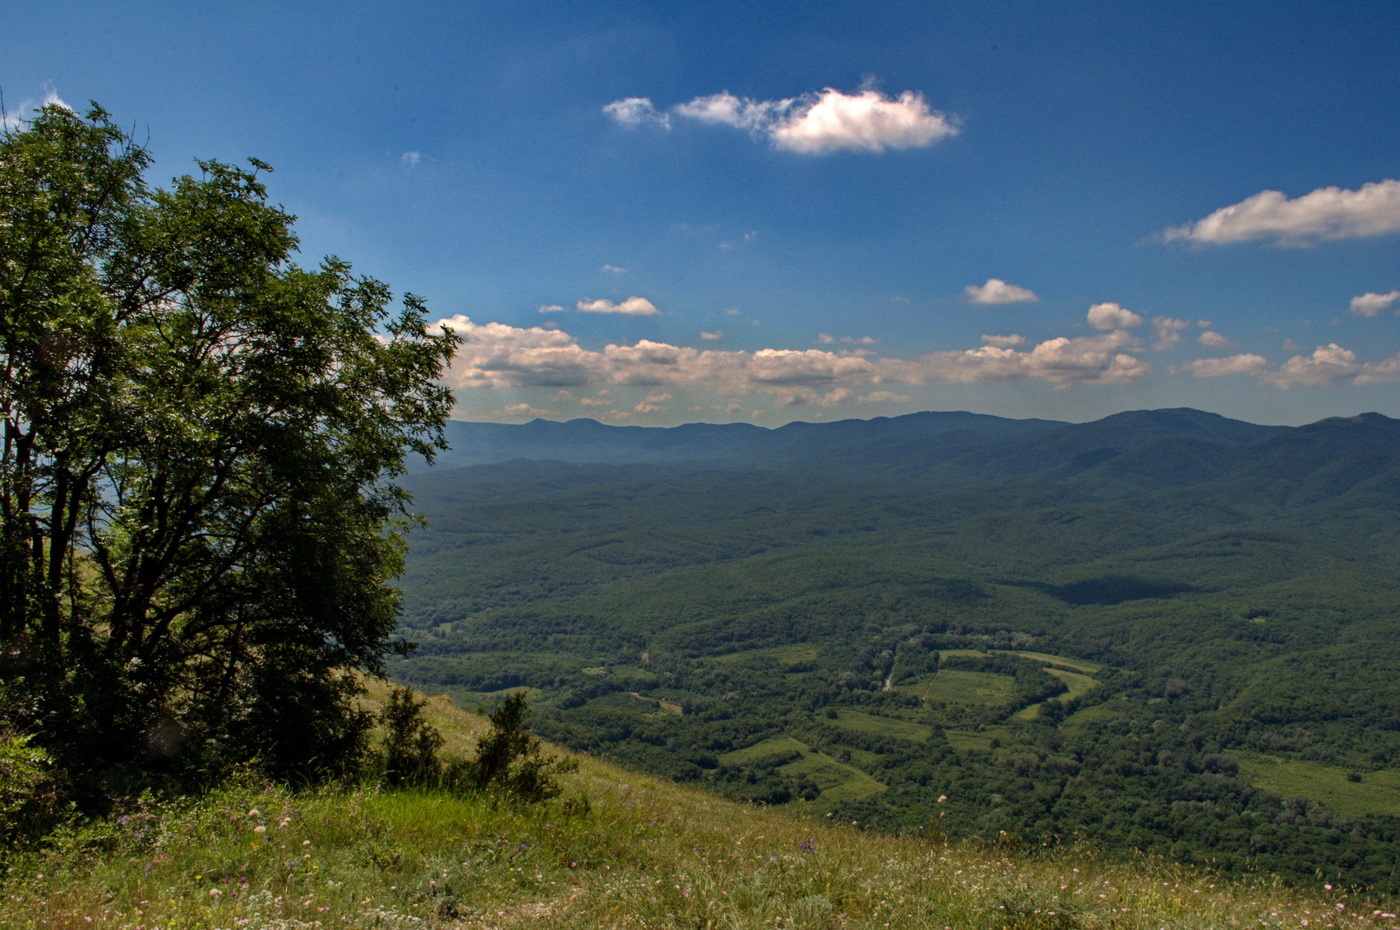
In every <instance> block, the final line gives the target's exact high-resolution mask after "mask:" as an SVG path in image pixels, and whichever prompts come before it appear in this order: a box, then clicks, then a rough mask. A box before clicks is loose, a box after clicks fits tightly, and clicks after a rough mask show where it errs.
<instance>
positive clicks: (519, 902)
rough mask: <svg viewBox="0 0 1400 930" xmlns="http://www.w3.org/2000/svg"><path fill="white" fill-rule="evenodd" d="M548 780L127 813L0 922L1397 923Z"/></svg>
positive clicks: (29, 871) (1071, 862)
mask: <svg viewBox="0 0 1400 930" xmlns="http://www.w3.org/2000/svg"><path fill="white" fill-rule="evenodd" d="M433 711H434V715H435V716H436V717H437V718H438V719H439V720H440V721H441V722H443V723H444V724H446V725H447V726H445V729H449V737H450V738H454V739H458V740H467V739H468V736H467V734H468V732H469V731H470V730H471V729H472V728H479V722H478V721H475V720H474V719H473V718H470V717H469V716H468V715H465V714H462V713H461V712H460V711H458V710H456V709H455V708H453V707H451V706H450V705H448V704H446V703H445V702H437V704H436V705H435V706H434V707H433ZM566 781H567V788H566V792H565V795H564V798H563V799H561V800H559V801H555V802H551V803H550V804H548V805H544V806H540V807H536V808H529V809H519V808H512V807H510V806H506V805H500V804H495V803H492V801H491V800H490V799H487V798H479V797H469V798H459V797H450V796H446V795H443V794H437V793H431V792H395V793H383V792H378V791H374V790H354V789H338V790H322V791H309V792H300V793H298V792H291V791H288V790H286V789H283V788H278V787H269V786H265V785H261V784H257V783H252V782H250V783H246V784H240V785H234V786H231V787H226V788H223V789H221V790H218V791H215V792H213V793H211V794H209V795H207V796H205V797H203V798H201V799H198V800H182V801H173V802H168V803H164V804H156V803H154V802H149V801H148V802H146V803H144V804H133V805H132V806H131V807H130V808H129V809H128V810H127V811H125V812H124V813H123V814H122V815H120V816H118V817H116V818H114V819H113V820H111V821H109V822H104V823H102V824H98V825H94V826H91V827H89V828H88V829H87V830H85V831H75V832H70V833H67V834H65V835H63V836H60V837H56V838H55V840H54V842H53V843H52V844H51V845H50V847H49V848H48V849H46V850H44V851H42V852H38V853H33V854H26V855H20V856H16V857H14V859H13V860H12V868H11V872H10V874H9V876H8V878H7V879H6V880H5V882H4V885H3V901H0V926H7V927H9V926H13V927H30V926H33V927H62V928H69V927H89V926H93V925H105V926H112V927H129V928H136V927H143V928H148V930H150V928H156V927H161V928H184V927H198V928H206V927H207V928H214V927H218V928H236V927H259V928H262V927H267V928H311V927H322V928H329V927H345V926H350V927H443V928H446V927H461V928H487V927H498V928H512V927H531V928H535V927H539V928H575V927H577V928H585V927H617V928H623V927H626V928H631V927H636V928H653V927H654V928H670V927H697V928H703V927H716V928H721V927H722V928H758V927H777V926H783V927H799V928H838V927H840V928H848V927H849V928H855V927H885V926H891V927H917V928H922V927H934V928H937V927H956V928H1009V927H1014V928H1076V927H1078V928H1108V927H1114V928H1123V930H1139V928H1141V930H1149V928H1176V930H1195V928H1200V930H1209V928H1236V927H1238V928H1245V927H1304V926H1306V927H1362V926H1394V925H1397V921H1396V920H1395V919H1394V918H1393V917H1391V916H1389V915H1390V911H1389V910H1384V909H1378V908H1376V907H1365V906H1362V904H1361V902H1359V901H1357V900H1355V899H1354V898H1353V897H1352V896H1350V895H1348V894H1347V893H1345V892H1343V891H1340V890H1334V889H1326V888H1318V889H1316V890H1315V893H1302V892H1297V891H1291V890H1288V889H1286V888H1284V887H1282V886H1279V885H1276V884H1248V883H1246V884H1239V883H1235V884H1227V883H1225V882H1223V881H1220V880H1217V879H1214V878H1211V877H1209V876H1205V875H1202V874H1200V873H1193V872H1188V871H1186V870H1184V869H1179V868H1175V867H1172V866H1169V865H1164V864H1161V863H1149V862H1135V863H1126V864H1114V863H1110V862H1105V861H1102V860H1101V859H1099V858H1098V857H1097V856H1095V855H1094V854H1092V853H1091V852H1089V851H1087V850H1083V849H1080V850H1075V849H1068V850H1060V851H1056V852H1054V853H1050V854H1042V855H1034V856H1031V855H1023V854H1018V853H1013V852H1011V851H1008V850H1002V849H996V848H984V847H978V846H945V845H943V844H941V843H930V842H928V841H927V840H925V841H919V840H915V839H911V838H899V837H891V836H882V835H877V834H872V833H866V832H863V831H862V830H860V829H859V828H858V827H854V826H852V825H850V824H837V823H833V822H831V821H830V820H823V821H820V822H817V823H814V822H812V821H811V820H805V819H802V818H799V817H795V816H791V815H788V814H784V813H782V812H778V811H773V810H765V809H758V808H753V807H746V806H743V805H739V804H734V803H730V802H727V801H723V800H720V799H717V798H715V797H713V796H710V795H706V794H703V793H701V792H698V791H695V790H691V789H687V788H680V787H676V786H673V785H670V784H666V783H662V782H659V781H656V780H654V779H651V778H646V777H641V776H636V775H633V774H630V773H626V772H623V771H621V770H619V769H616V768H613V767H610V766H606V765H603V764H600V763H594V762H588V763H586V764H585V765H584V767H583V768H582V770H581V771H580V772H579V773H578V774H576V775H571V776H567V778H566ZM584 798H586V799H587V802H588V804H587V806H586V807H585V806H584V805H583V804H582V803H581V801H582V799H584ZM948 803H949V804H956V803H957V801H956V799H955V798H954V799H950V800H949V802H948ZM1377 910H1380V911H1381V912H1380V913H1373V912H1374V911H1377Z"/></svg>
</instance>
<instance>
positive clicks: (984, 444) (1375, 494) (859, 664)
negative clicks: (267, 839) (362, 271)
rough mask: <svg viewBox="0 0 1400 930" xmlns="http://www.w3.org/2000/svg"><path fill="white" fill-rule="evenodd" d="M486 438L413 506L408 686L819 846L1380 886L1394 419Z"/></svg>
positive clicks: (1394, 558)
mask: <svg viewBox="0 0 1400 930" xmlns="http://www.w3.org/2000/svg"><path fill="white" fill-rule="evenodd" d="M450 427H452V428H456V429H457V434H456V435H455V436H454V435H453V434H452V433H451V432H450V431H449V438H450V439H452V441H453V443H454V448H455V449H458V450H461V449H471V448H473V445H472V443H473V437H474V435H476V434H473V433H472V429H474V428H475V427H472V426H470V425H467V424H450ZM489 429H490V430H492V431H494V433H493V436H495V437H498V439H497V445H498V447H499V448H501V449H504V450H506V452H507V454H512V453H513V454H520V455H522V456H524V457H522V458H519V459H516V460H513V461H497V462H494V463H490V464H477V465H470V466H467V467H458V468H447V469H444V468H441V467H440V468H438V469H435V470H431V471H427V470H424V471H421V472H420V473H419V474H417V475H415V476H413V477H411V478H410V479H409V482H408V486H409V488H410V490H411V491H412V492H413V494H414V495H415V506H416V507H417V508H418V509H420V510H422V511H423V512H424V513H425V514H426V515H427V516H428V523H427V526H426V527H425V528H420V529H418V530H416V531H415V532H414V534H413V536H412V539H411V547H412V548H411V553H410V556H409V560H408V572H407V574H406V576H405V578H404V588H405V607H406V611H407V616H406V619H405V622H404V624H403V625H402V630H403V632H404V634H405V635H406V636H407V637H408V638H410V639H413V640H416V641H417V642H418V643H419V644H420V646H419V649H418V651H417V652H416V653H415V654H414V655H413V656H411V657H408V658H405V659H402V660H396V661H394V662H393V663H392V665H391V671H392V672H393V674H394V675H396V676H397V677H398V678H400V679H401V680H405V681H408V682H411V683H413V684H415V685H418V686H419V687H422V688H426V689H430V690H438V691H446V692H448V693H450V694H453V695H454V696H455V697H457V698H459V699H462V700H466V701H469V702H471V701H478V700H482V699H484V698H486V697H487V696H489V695H493V694H496V693H498V692H501V691H503V690H506V689H512V688H520V687H528V688H531V689H535V704H536V708H537V714H538V723H539V728H540V729H541V731H542V732H543V733H544V734H545V735H547V736H548V737H549V738H552V739H554V740H557V741H559V742H562V743H566V744H568V745H570V746H573V747H576V748H580V749H585V750H588V751H590V752H594V753H597V754H600V755H603V756H606V757H608V758H611V759H613V760H617V761H622V762H625V763H627V764H629V765H634V766H638V767H642V768H645V769H647V770H649V771H653V772H657V773H660V774H664V775H667V776H670V777H672V778H675V779H678V780H681V781H685V782H693V783H696V784H700V785H706V786H710V787H713V788H714V789H716V790H719V791H721V792H723V793H725V794H728V795H730V796H733V797H737V798H745V799H749V800H753V801H758V802H764V803H769V804H787V805H791V806H794V807H797V808H800V809H803V810H807V811H810V812H811V813H812V814H814V815H816V816H821V815H823V814H831V815H832V816H833V817H835V818H840V819H841V820H844V821H860V822H862V823H864V824H867V825H873V826H877V827H881V828H886V829H891V830H898V831H923V832H925V833H929V834H938V835H943V836H948V837H954V838H956V837H966V836H982V837H988V838H995V839H998V840H999V841H1001V842H1005V843H1013V844H1022V845H1040V844H1057V843H1062V842H1067V841H1074V840H1083V839H1087V840H1092V841H1093V842H1094V843H1096V844H1098V845H1099V846H1100V847H1103V848H1107V849H1129V848H1135V849H1140V850H1144V851H1150V852H1156V853H1161V854H1164V855H1169V856H1172V857H1174V858H1177V859H1179V860H1182V861H1185V862H1192V863H1205V864H1211V865H1214V866H1217V867H1221V868H1224V869H1229V870H1258V871H1272V872H1278V873H1281V874H1284V875H1287V876H1292V877H1293V878H1295V879H1301V878H1311V877H1315V876H1319V875H1321V876H1324V877H1326V878H1328V879H1336V880H1340V881H1343V882H1348V883H1358V884H1365V885H1369V886H1372V887H1376V888H1378V889H1384V890H1391V891H1393V890H1396V889H1397V888H1400V681H1397V676H1396V674H1395V670H1396V669H1397V668H1400V640H1397V638H1396V636H1395V625H1396V620H1397V612H1400V608H1398V607H1397V605H1400V582H1397V577H1400V575H1397V568H1400V564H1398V563H1400V520H1397V509H1398V508H1400V424H1398V423H1396V421H1393V420H1389V419H1387V418H1385V417H1380V416H1376V415H1365V416H1362V417H1356V418H1352V419H1345V420H1344V419H1337V420H1328V421H1323V422H1321V423H1318V424H1313V425H1311V426H1308V427H1302V428H1298V429H1284V428H1278V427H1260V426H1253V425H1251V424H1245V423H1238V422H1235V421H1229V420H1225V419H1223V418H1220V417H1215V416H1213V415H1209V414H1203V413H1199V412H1197V411H1157V412H1151V413H1135V414H1123V415H1119V416H1117V417H1111V418H1109V419H1107V420H1102V421H1098V422H1096V423H1089V424H1078V425H1071V424H1059V423H1051V422H1046V421H1006V420H997V419H996V418H990V417H980V418H978V417H970V416H968V415H958V414H948V415H937V414H924V415H916V416H915V417H909V418H897V419H895V420H883V421H864V422H862V421H851V422H847V423H838V424H829V425H810V424H801V425H797V426H795V427H790V428H785V429H784V430H774V431H756V432H755V431H753V430H752V429H751V428H744V429H743V431H742V435H741V434H740V433H739V432H735V431H733V430H730V429H729V428H723V427H707V428H681V429H679V430H674V431H672V430H649V431H647V430H643V431H635V430H634V431H625V430H617V431H616V434H615V436H613V437H612V438H611V440H610V436H609V434H608V433H607V428H604V427H599V426H598V425H597V424H591V425H588V424H583V425H580V424H578V423H573V424H538V423H537V424H531V425H529V426H526V427H516V428H505V427H490V428H489ZM511 429H515V430H518V431H519V432H518V433H515V434H512V433H510V430H511ZM726 430H728V432H726ZM600 431H601V432H600ZM581 432H582V433H585V434H586V435H588V436H592V437H593V438H592V439H589V440H588V441H587V442H580V441H578V436H579V435H580V434H581ZM512 435H514V436H515V440H511V439H510V437H511V436H512ZM551 436H553V437H555V440H556V441H555V442H553V444H551V438H550V437H551ZM499 437H504V438H499ZM522 437H524V439H528V442H527V443H526V445H527V446H528V448H523V447H521V446H520V445H519V444H518V443H517V445H516V446H514V447H512V446H511V444H510V443H511V442H512V441H524V439H522ZM736 437H737V438H738V439H739V440H740V441H739V442H737V443H736V442H735V439H736ZM478 438H479V437H478ZM610 441H611V443H612V444H611V445H609V442H610ZM476 448H479V449H484V448H487V444H485V443H478V444H477V446H476ZM462 454H463V453H460V452H459V455H462ZM447 455H448V457H449V462H450V457H451V455H452V453H448V454H447ZM570 459H573V460H572V461H570ZM628 459H631V460H632V461H628ZM466 460H467V461H470V459H466ZM457 461H463V459H462V458H459V459H458V460H457Z"/></svg>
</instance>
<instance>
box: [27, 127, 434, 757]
mask: <svg viewBox="0 0 1400 930" xmlns="http://www.w3.org/2000/svg"><path fill="white" fill-rule="evenodd" d="M149 163H150V157H149V155H148V153H147V152H146V151H145V149H144V148H142V147H141V146H140V145H138V144H136V143H135V141H134V140H133V139H132V137H131V136H130V134H128V133H125V132H123V131H121V130H120V129H118V128H117V127H116V126H115V125H114V124H113V123H112V122H111V120H110V118H109V117H108V115H107V114H106V113H105V112H103V111H102V110H101V109H100V108H98V107H96V105H94V106H93V107H92V109H91V110H90V111H89V112H88V113H87V114H86V116H82V117H80V116H79V115H77V114H75V113H73V112H71V111H69V110H67V109H65V108H63V107H60V106H49V107H46V108H44V109H43V110H42V111H40V112H39V113H38V115H37V116H35V118H34V119H33V120H32V121H30V122H28V123H27V124H23V125H21V126H19V127H16V128H11V129H9V130H7V131H5V132H4V133H3V135H0V375H2V376H3V377H2V378H0V431H2V432H3V437H2V438H3V446H2V447H0V508H3V521H4V523H3V529H0V701H2V702H3V705H2V706H0V716H6V717H8V718H9V719H10V720H11V721H12V723H14V724H15V725H16V726H19V727H21V728H22V729H26V730H28V731H31V732H34V733H36V740H37V742H38V743H40V744H42V745H44V746H46V747H47V748H49V749H50V750H51V751H53V752H54V753H55V755H56V757H57V758H58V759H59V760H60V761H63V762H65V763H66V764H67V765H68V766H69V767H78V768H89V769H102V768H106V769H110V768H111V767H113V766H117V767H121V766H139V767H150V766H151V765H157V766H167V767H169V766H176V767H182V768H187V769H188V768H190V767H191V766H209V765H218V764H220V763H221V762H226V761H229V760H232V759H238V758H241V757H246V756H247V755H250V754H252V755H256V756H257V757H259V758H260V759H262V760H263V762H264V763H265V764H266V765H267V766H268V767H269V768H270V770H272V771H273V772H274V773H276V774H282V775H289V774H293V773H301V774H315V773H317V772H321V771H325V770H327V769H330V768H334V767H338V766H339V765H341V764H342V762H343V761H344V760H346V759H353V758H354V757H355V756H356V755H357V754H359V753H360V752H362V751H363V747H364V741H363V738H364V731H365V729H366V727H367V726H368V720H367V718H366V716H365V715H363V714H362V713H360V712H359V711H358V710H357V709H356V706H355V703H354V698H355V696H356V695H357V693H358V690H359V688H358V685H357V684H356V679H355V678H354V677H353V675H352V674H351V673H353V672H356V671H361V672H370V673H377V672H379V671H380V670H381V667H382V660H383V658H384V657H385V656H386V655H388V654H390V653H392V652H394V651H395V650H396V649H399V648H400V646H399V645H398V644H396V643H395V642H394V641H393V640H392V638H391V636H392V633H393V630H394V626H395V623H396V620H397V613H398V595H397V591H396V590H395V589H394V588H393V587H392V585H391V582H392V579H393V578H394V577H395V576H396V575H397V574H398V573H399V572H400V570H401V567H402V559H403V552H404V543H403V538H402V534H403V530H404V529H405V527H406V526H407V522H408V520H409V513H408V510H407V505H408V498H407V496H406V494H405V493H404V492H403V491H402V490H401V489H400V488H399V487H398V486H397V485H396V484H395V483H394V478H395V477H396V476H398V475H400V474H401V473H402V472H403V468H404V464H403V463H404V458H405V456H406V455H408V454H410V453H416V454H420V455H424V456H427V457H429V458H431V456H432V454H433V453H434V451H436V450H438V449H441V448H442V447H443V440H442V426H443V423H444V422H445V420H446V418H447V414H448V412H449V410H450V406H451V395H450V392H449V391H448V390H447V389H446V388H444V387H443V386H441V385H440V384H439V383H437V381H436V380H435V379H436V377H437V376H438V375H439V374H440V372H441V370H442V368H443V366H444V365H445V364H446V363H447V361H448V360H449V359H450V358H451V355H452V352H453V347H454V345H455V337H454V336H453V335H452V334H451V333H450V332H434V331H433V330H432V328H430V327H429V326H428V324H427V320H426V315H425V309H424V306H423V304H422V302H421V301H420V300H419V299H417V298H415V297H413V296H412V295H406V296H405V297H404V298H403V301H402V306H401V308H400V309H399V310H398V311H397V312H391V309H390V305H391V300H392V298H391V295H390V292H389V290H388V288H387V287H385V286H384V285H383V284H381V283H380V282H377V281H374V280H372V279H369V278H357V277H355V276H353V275H352V274H351V270H350V267H349V265H347V264H346V263H344V262H342V261H339V260H337V259H334V258H328V259H326V260H325V261H324V262H322V264H321V265H320V267H318V268H316V269H314V270H308V269H304V268H301V267H299V266H298V265H296V264H295V263H293V262H292V260H291V256H292V254H293V253H294V251H295V250H296V245H297V239H296V236H295V234H294V233H293V231H292V222H293V217H291V216H290V215H288V214H287V213H286V212H284V211H283V210H282V209H281V208H280V207H277V206H274V205H272V204H270V203H269V202H268V199H267V192H266V190H265V188H264V186H263V184H262V183H261V181H260V180H259V176H260V175H261V174H262V173H264V172H268V171H270V170H271V169H270V168H268V167H267V166H266V165H264V164H262V163H261V162H258V161H256V160H250V168H249V169H244V168H239V167H235V166H231V165H227V164H222V163H219V162H212V161H210V162H200V163H199V167H200V169H201V171H200V174H199V176H184V177H181V178H178V179H176V180H175V181H174V182H173V186H172V187H171V188H170V189H168V190H152V189H151V188H150V187H148V186H147V184H146V182H145V180H144V173H145V171H146V169H147V167H148V165H149Z"/></svg>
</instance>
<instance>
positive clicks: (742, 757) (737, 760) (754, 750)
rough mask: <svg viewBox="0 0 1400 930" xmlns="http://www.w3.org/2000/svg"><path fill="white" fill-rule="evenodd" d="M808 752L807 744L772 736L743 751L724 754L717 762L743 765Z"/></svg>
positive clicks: (738, 750)
mask: <svg viewBox="0 0 1400 930" xmlns="http://www.w3.org/2000/svg"><path fill="white" fill-rule="evenodd" d="M810 751H811V750H810V749H809V748H808V746H807V744H806V743H804V742H802V741H801V740H799V739H793V738H792V737H791V736H773V737H769V738H768V739H766V740H763V741H762V742H758V743H754V744H753V745H752V746H748V747H746V748H744V749H736V750H734V751H733V752H726V753H725V754H724V755H722V756H720V757H719V761H720V763H721V764H722V765H743V764H744V763H745V762H753V761H755V760H756V759H763V758H766V757H768V756H776V755H779V754H781V753H787V752H800V753H804V754H805V753H807V752H810Z"/></svg>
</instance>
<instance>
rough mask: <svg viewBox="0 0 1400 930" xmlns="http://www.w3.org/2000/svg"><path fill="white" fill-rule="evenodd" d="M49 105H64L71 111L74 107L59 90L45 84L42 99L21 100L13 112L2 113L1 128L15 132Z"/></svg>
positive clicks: (64, 107)
mask: <svg viewBox="0 0 1400 930" xmlns="http://www.w3.org/2000/svg"><path fill="white" fill-rule="evenodd" d="M48 106H56V107H63V109H65V110H69V111H72V109H73V108H72V107H70V106H69V105H68V104H67V103H66V102H64V100H63V98H61V97H59V96H58V92H57V91H55V90H54V89H53V88H52V87H50V86H49V85H47V84H45V85H44V96H43V97H42V98H41V99H39V100H34V99H33V98H30V99H28V100H21V101H20V104H19V107H18V108H17V109H16V110H15V111H14V112H13V113H10V112H8V111H6V112H5V113H3V114H0V129H3V130H4V131H5V132H14V131H16V130H18V129H19V128H20V126H21V124H22V123H23V122H24V121H25V120H29V119H33V118H34V114H35V113H37V112H38V111H39V110H41V109H43V108H44V107H48Z"/></svg>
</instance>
